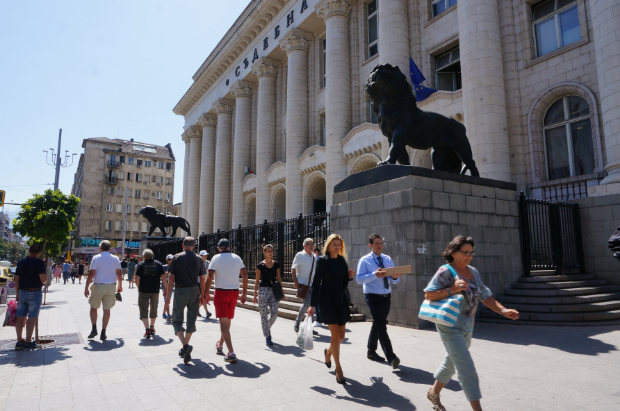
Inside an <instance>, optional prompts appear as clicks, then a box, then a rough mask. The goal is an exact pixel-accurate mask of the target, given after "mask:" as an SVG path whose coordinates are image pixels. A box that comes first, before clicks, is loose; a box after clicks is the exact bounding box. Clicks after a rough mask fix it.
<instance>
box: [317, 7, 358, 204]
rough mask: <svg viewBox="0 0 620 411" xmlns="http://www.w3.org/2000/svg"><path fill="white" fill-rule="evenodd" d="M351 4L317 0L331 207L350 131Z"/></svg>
mask: <svg viewBox="0 0 620 411" xmlns="http://www.w3.org/2000/svg"><path fill="white" fill-rule="evenodd" d="M352 4H353V0H321V2H320V3H319V4H318V5H317V6H316V11H317V14H318V15H319V16H320V17H322V18H324V19H325V25H326V27H327V32H326V40H327V41H326V43H327V58H326V60H327V61H326V63H327V68H326V70H325V71H326V72H327V73H326V74H327V85H326V90H325V128H326V129H327V142H326V150H325V151H326V155H327V159H326V160H327V161H326V163H327V164H326V168H327V170H326V176H327V181H326V183H327V184H326V193H325V194H326V199H327V207H329V206H331V205H332V203H333V194H334V186H335V185H336V184H338V183H339V182H341V181H342V180H343V179H344V178H345V177H346V176H347V164H346V161H345V159H344V156H343V153H342V141H341V139H342V138H344V136H346V135H347V133H348V132H349V131H350V130H351V63H350V60H349V55H350V50H349V14H350V13H351V5H352Z"/></svg>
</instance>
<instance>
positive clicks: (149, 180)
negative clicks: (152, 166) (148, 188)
mask: <svg viewBox="0 0 620 411" xmlns="http://www.w3.org/2000/svg"><path fill="white" fill-rule="evenodd" d="M150 182H151V175H150V174H145V175H144V184H147V185H148V184H149V183H150Z"/></svg>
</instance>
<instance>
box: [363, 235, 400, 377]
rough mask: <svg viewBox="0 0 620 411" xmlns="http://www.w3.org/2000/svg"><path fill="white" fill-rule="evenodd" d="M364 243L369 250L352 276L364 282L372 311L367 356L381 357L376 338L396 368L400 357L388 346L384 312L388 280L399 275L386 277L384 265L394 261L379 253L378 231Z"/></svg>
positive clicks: (392, 281)
mask: <svg viewBox="0 0 620 411" xmlns="http://www.w3.org/2000/svg"><path fill="white" fill-rule="evenodd" d="M368 246H369V247H370V249H371V250H372V251H371V252H370V253H369V254H367V255H365V256H363V257H362V258H361V259H360V261H359V264H358V265H357V276H356V280H357V283H358V284H363V285H364V294H365V295H366V303H367V304H368V308H370V315H372V327H371V328H370V335H369V336H368V354H367V357H368V359H369V360H372V361H384V360H385V359H384V358H383V357H381V356H379V355H378V354H377V341H379V342H380V343H381V348H382V349H383V352H384V353H385V356H386V358H387V360H388V362H389V363H390V365H391V366H392V368H393V369H397V368H398V365H399V364H400V359H399V358H398V357H397V356H396V355H395V354H394V351H393V350H392V342H391V341H390V337H389V336H388V333H387V316H388V314H389V313H390V305H391V292H392V287H391V284H397V283H398V282H399V281H400V278H399V275H398V274H394V275H392V276H390V277H388V275H387V272H386V270H385V269H386V268H390V267H395V265H394V262H393V261H392V259H391V258H390V256H388V255H385V254H382V253H381V252H382V251H383V238H382V237H381V236H380V235H379V234H372V235H371V236H370V237H369V238H368Z"/></svg>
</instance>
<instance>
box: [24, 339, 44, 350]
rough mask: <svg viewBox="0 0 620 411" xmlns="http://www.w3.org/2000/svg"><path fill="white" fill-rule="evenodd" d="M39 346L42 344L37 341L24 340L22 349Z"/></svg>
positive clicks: (32, 348) (31, 348)
mask: <svg viewBox="0 0 620 411" xmlns="http://www.w3.org/2000/svg"><path fill="white" fill-rule="evenodd" d="M37 348H41V346H40V345H39V344H37V343H35V342H34V341H30V342H29V343H27V342H23V343H22V349H23V350H34V349H37Z"/></svg>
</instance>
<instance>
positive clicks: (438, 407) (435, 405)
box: [426, 388, 446, 411]
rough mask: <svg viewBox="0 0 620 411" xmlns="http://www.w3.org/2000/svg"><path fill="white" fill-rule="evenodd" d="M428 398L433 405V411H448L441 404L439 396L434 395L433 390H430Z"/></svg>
mask: <svg viewBox="0 0 620 411" xmlns="http://www.w3.org/2000/svg"><path fill="white" fill-rule="evenodd" d="M426 398H428V400H429V401H430V402H431V403H433V409H434V410H435V411H446V408H445V407H444V406H443V405H442V404H441V401H440V400H439V394H433V392H432V388H431V389H430V390H428V393H427V394H426Z"/></svg>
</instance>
